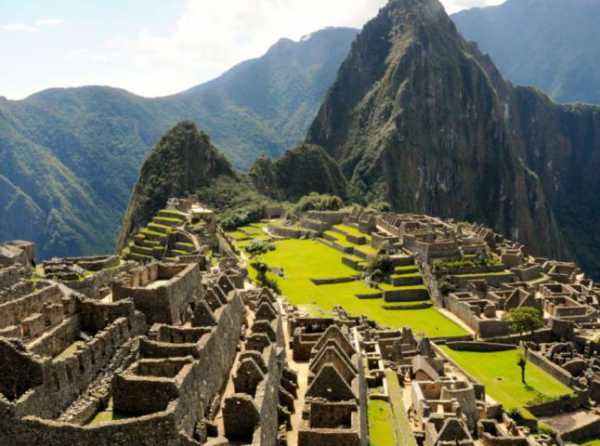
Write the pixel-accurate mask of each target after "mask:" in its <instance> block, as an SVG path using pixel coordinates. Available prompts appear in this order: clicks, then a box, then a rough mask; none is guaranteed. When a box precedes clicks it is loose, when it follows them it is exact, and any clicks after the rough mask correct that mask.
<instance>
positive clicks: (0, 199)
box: [0, 28, 357, 258]
mask: <svg viewBox="0 0 600 446" xmlns="http://www.w3.org/2000/svg"><path fill="white" fill-rule="evenodd" d="M356 33H357V31H356V30H354V29H349V28H335V29H326V30H323V31H320V32H317V33H314V34H313V35H312V37H311V38H310V39H308V40H306V41H302V42H292V41H291V40H282V41H280V42H278V43H277V44H276V45H275V46H274V47H273V48H272V49H271V50H270V51H269V53H268V54H266V55H265V56H264V57H261V58H258V59H254V60H251V61H247V62H244V63H242V64H240V65H239V66H236V67H234V68H232V70H231V71H229V72H228V73H227V74H226V75H224V76H222V77H220V78H218V79H216V80H214V81H211V82H209V83H206V84H203V85H199V86H197V87H195V88H193V89H191V90H188V91H185V92H182V93H180V94H177V95H173V96H169V97H165V98H156V99H149V98H142V97H140V96H136V95H133V94H131V93H128V92H126V91H124V90H121V89H115V88H106V87H83V88H70V89H52V90H47V91H43V92H41V93H38V94H34V95H32V96H30V97H28V98H27V99H24V100H22V101H8V100H5V99H3V98H0V140H1V141H2V150H1V151H0V164H1V165H2V173H1V174H0V211H1V212H2V215H3V216H5V217H8V218H3V219H2V221H0V234H1V235H2V238H3V239H7V240H11V239H24V240H34V241H36V242H37V243H38V254H39V255H40V258H47V257H50V256H54V255H56V256H65V255H79V254H98V253H108V252H112V251H113V250H114V244H115V238H116V235H117V233H118V231H119V227H120V224H121V221H122V217H123V213H124V211H125V209H126V207H127V203H128V200H129V198H130V195H131V191H132V187H133V186H134V184H135V182H136V180H137V174H138V172H139V169H140V166H141V165H142V163H143V161H144V158H145V157H146V155H147V154H148V148H149V147H152V146H153V145H154V144H156V142H157V141H158V140H159V138H160V136H161V135H162V134H164V133H165V132H166V131H168V129H170V128H171V127H173V126H174V125H175V124H177V122H179V121H181V120H183V119H192V120H193V121H194V122H196V123H198V124H199V125H201V126H202V128H203V129H204V130H205V131H207V133H208V134H210V135H213V137H214V139H215V142H216V144H217V145H218V146H220V147H223V148H224V149H225V150H226V153H227V156H228V157H229V158H230V159H231V160H232V162H233V163H234V165H235V166H236V167H240V168H248V167H249V166H250V164H251V163H252V162H253V161H254V160H255V159H256V158H257V157H258V156H259V155H260V154H261V153H264V152H266V153H267V155H269V156H272V157H277V156H279V155H281V154H283V153H284V151H285V150H286V149H287V148H288V147H292V146H294V145H295V144H298V142H300V141H302V140H303V139H304V136H305V134H306V129H307V128H308V126H309V125H310V121H311V120H312V119H313V117H314V115H315V114H316V112H317V110H318V108H319V106H320V105H321V101H322V98H323V95H324V94H325V92H326V91H327V89H328V88H329V86H330V85H331V83H332V82H333V80H334V79H335V76H336V74H337V71H338V68H339V66H340V64H341V62H342V61H343V59H344V58H345V57H346V55H347V53H348V49H349V48H350V44H351V42H352V40H353V39H354V37H355V36H356ZM249 85H251V86H252V88H251V90H252V92H253V94H251V95H249V94H247V91H248V86H249ZM217 86H218V87H217ZM198 176H199V177H200V176H201V175H198ZM142 226H143V225H142Z"/></svg>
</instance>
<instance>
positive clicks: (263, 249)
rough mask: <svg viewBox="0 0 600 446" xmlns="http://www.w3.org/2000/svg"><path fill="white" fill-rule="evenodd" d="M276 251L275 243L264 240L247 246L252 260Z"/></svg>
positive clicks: (254, 241) (255, 241)
mask: <svg viewBox="0 0 600 446" xmlns="http://www.w3.org/2000/svg"><path fill="white" fill-rule="evenodd" d="M274 250H275V245H274V244H273V243H269V242H265V241H264V240H253V241H252V242H250V243H249V244H248V246H246V252H247V253H248V254H250V258H252V259H253V258H254V257H256V256H260V255H263V254H266V253H268V252H269V251H274Z"/></svg>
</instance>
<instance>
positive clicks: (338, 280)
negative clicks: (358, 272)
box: [310, 276, 358, 285]
mask: <svg viewBox="0 0 600 446" xmlns="http://www.w3.org/2000/svg"><path fill="white" fill-rule="evenodd" d="M357 279H358V276H349V277H334V278H330V279H328V278H325V279H310V281H311V282H312V283H314V284H315V285H336V284H339V283H348V282H354V281H355V280H357Z"/></svg>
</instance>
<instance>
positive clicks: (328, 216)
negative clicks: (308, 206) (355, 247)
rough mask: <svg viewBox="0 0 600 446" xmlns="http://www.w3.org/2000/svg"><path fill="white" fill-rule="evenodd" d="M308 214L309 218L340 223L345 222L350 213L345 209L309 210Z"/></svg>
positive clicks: (334, 223) (331, 223) (330, 223)
mask: <svg viewBox="0 0 600 446" xmlns="http://www.w3.org/2000/svg"><path fill="white" fill-rule="evenodd" d="M306 215H307V216H308V218H311V219H313V220H320V221H323V222H325V223H328V224H329V225H339V224H341V223H343V222H344V219H345V218H346V217H347V216H348V215H349V213H348V212H344V211H308V212H307V213H306Z"/></svg>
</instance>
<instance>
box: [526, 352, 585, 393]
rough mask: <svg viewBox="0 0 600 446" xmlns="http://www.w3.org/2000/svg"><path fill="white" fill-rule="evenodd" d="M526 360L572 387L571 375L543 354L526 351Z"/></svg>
mask: <svg viewBox="0 0 600 446" xmlns="http://www.w3.org/2000/svg"><path fill="white" fill-rule="evenodd" d="M527 360H528V361H531V362H532V363H533V364H535V365H537V366H538V367H539V368H541V369H542V370H543V371H545V372H546V373H548V374H549V375H551V376H552V377H554V378H555V379H557V380H558V381H560V382H561V383H563V384H564V385H565V386H568V387H572V386H573V381H574V380H573V377H572V376H571V374H570V373H569V372H567V371H566V370H565V369H563V368H562V367H560V366H558V365H557V364H554V363H553V362H551V361H549V360H548V359H546V358H545V357H544V356H542V355H540V354H539V353H538V352H535V351H533V350H528V351H527Z"/></svg>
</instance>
